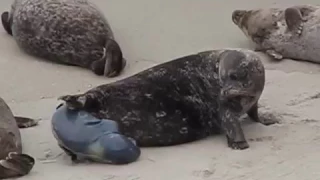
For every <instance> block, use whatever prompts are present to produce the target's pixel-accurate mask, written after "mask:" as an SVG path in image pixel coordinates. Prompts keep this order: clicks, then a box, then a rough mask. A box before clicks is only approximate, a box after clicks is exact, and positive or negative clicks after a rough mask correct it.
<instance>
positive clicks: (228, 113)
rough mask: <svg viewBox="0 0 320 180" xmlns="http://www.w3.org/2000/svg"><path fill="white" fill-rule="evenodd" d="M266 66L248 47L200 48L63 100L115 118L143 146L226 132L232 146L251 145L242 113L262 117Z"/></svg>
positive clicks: (72, 105) (263, 121) (243, 147)
mask: <svg viewBox="0 0 320 180" xmlns="http://www.w3.org/2000/svg"><path fill="white" fill-rule="evenodd" d="M264 83H265V70H264V66H263V64H262V62H261V59H260V57H259V56H258V54H256V53H255V52H253V51H250V50H245V49H238V50H237V49H220V50H212V51H204V52H199V53H197V54H193V55H189V56H185V57H181V58H177V59H174V60H172V61H169V62H166V63H163V64H160V65H157V66H154V67H151V68H149V69H147V70H144V71H141V72H139V73H137V74H135V75H133V76H131V77H128V78H125V79H122V80H119V81H116V82H113V83H110V84H104V85H100V86H97V87H95V88H93V89H91V90H89V91H87V92H85V93H82V94H77V95H64V96H61V97H60V98H59V99H60V100H63V101H65V102H66V104H67V107H68V108H69V109H73V110H84V111H86V112H89V113H90V114H92V115H93V116H95V117H97V118H100V119H110V120H114V121H116V122H117V123H118V124H119V129H120V132H121V133H122V134H123V135H125V136H126V137H130V138H133V139H134V140H135V141H136V142H137V145H138V146H142V147H151V146H170V145H178V144H182V143H187V142H192V141H195V140H199V139H202V138H204V137H207V136H209V135H211V134H216V133H220V132H221V130H222V131H223V132H225V133H226V137H227V140H228V145H229V147H231V148H233V149H246V148H248V147H249V145H248V143H247V141H246V139H245V137H244V133H243V131H242V128H241V125H240V122H239V118H240V116H241V115H243V114H246V113H247V114H248V115H249V116H250V117H251V118H252V119H253V120H254V121H257V122H260V123H263V124H266V125H269V124H273V123H274V122H272V121H268V120H266V121H265V120H264V119H263V118H259V116H258V106H257V103H258V99H259V98H260V95H261V93H262V91H263V89H264Z"/></svg>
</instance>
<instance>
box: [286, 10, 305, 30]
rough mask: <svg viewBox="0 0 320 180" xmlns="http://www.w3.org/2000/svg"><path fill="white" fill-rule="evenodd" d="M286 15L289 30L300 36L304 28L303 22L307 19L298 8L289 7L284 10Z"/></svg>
mask: <svg viewBox="0 0 320 180" xmlns="http://www.w3.org/2000/svg"><path fill="white" fill-rule="evenodd" d="M284 16H285V20H286V24H287V26H288V30H289V31H291V32H293V33H294V34H296V35H298V36H300V35H301V34H302V30H303V22H304V21H305V20H304V19H303V17H302V14H301V12H300V10H299V9H297V8H292V7H291V8H287V9H286V10H285V11H284Z"/></svg>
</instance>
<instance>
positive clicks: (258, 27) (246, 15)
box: [232, 8, 282, 44]
mask: <svg viewBox="0 0 320 180" xmlns="http://www.w3.org/2000/svg"><path fill="white" fill-rule="evenodd" d="M281 14H282V12H281V11H280V10H278V9H275V8H269V9H256V10H235V11H233V13H232V21H233V23H234V24H236V25H237V26H238V27H239V28H240V29H241V30H242V31H243V33H244V34H245V35H246V36H247V37H249V38H251V39H252V40H253V41H254V42H255V43H257V44H260V43H262V41H263V40H264V39H266V38H268V36H269V35H270V33H272V32H273V31H274V30H276V29H278V22H279V20H280V18H281Z"/></svg>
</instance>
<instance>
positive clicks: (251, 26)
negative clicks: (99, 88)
mask: <svg viewBox="0 0 320 180" xmlns="http://www.w3.org/2000/svg"><path fill="white" fill-rule="evenodd" d="M319 7H320V6H314V5H299V6H292V7H288V8H283V9H281V8H265V9H252V10H235V11H234V12H233V14H232V20H233V22H234V23H235V24H236V25H237V26H238V27H239V28H240V29H241V30H242V31H243V32H244V34H245V35H246V36H247V37H248V38H250V39H251V40H253V42H255V43H256V44H257V50H258V51H262V52H265V53H266V54H268V55H270V56H271V57H273V58H275V59H277V60H281V59H283V58H290V59H295V60H303V61H310V62H315V63H320V59H319V57H320V8H319Z"/></svg>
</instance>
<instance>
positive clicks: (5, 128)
mask: <svg viewBox="0 0 320 180" xmlns="http://www.w3.org/2000/svg"><path fill="white" fill-rule="evenodd" d="M35 125H37V122H36V121H35V120H33V119H29V118H25V117H17V116H16V117H15V116H13V114H12V111H11V110H10V108H9V106H8V105H7V104H6V103H5V101H4V100H3V99H2V98H0V179H6V178H14V177H20V176H24V175H27V174H28V173H29V172H30V171H31V169H32V168H33V166H34V163H35V160H34V158H32V157H31V156H29V155H27V154H22V144H21V136H20V132H19V128H27V127H32V126H35Z"/></svg>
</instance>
